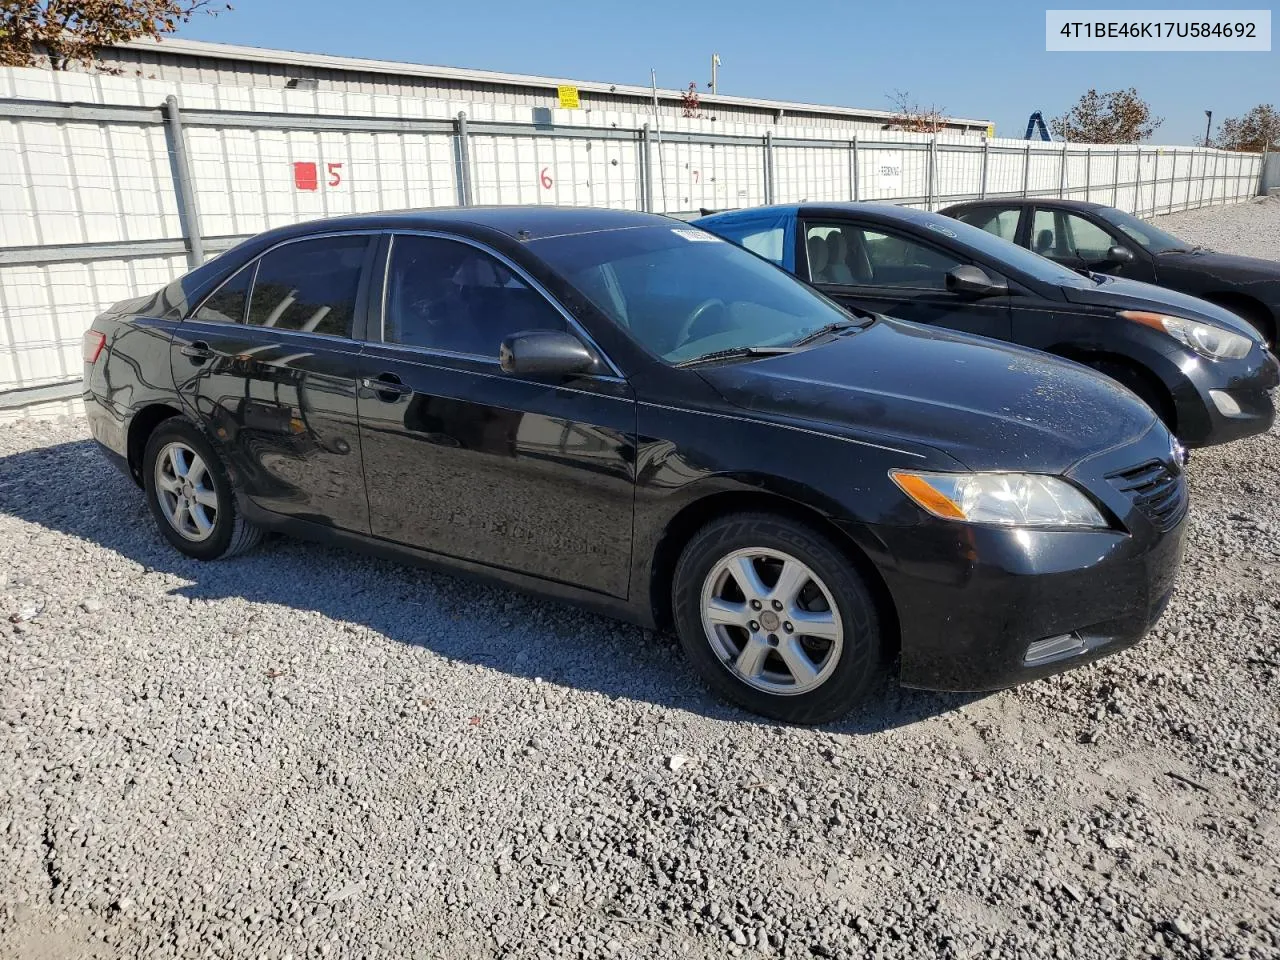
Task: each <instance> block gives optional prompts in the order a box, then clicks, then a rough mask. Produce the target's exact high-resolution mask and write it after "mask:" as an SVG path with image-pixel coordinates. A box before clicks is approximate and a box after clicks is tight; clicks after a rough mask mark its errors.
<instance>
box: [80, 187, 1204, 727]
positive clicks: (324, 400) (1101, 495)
mask: <svg viewBox="0 0 1280 960" xmlns="http://www.w3.org/2000/svg"><path fill="white" fill-rule="evenodd" d="M85 364H86V368H85V383H86V387H87V391H86V402H87V406H88V410H89V416H90V422H91V424H92V429H93V433H94V435H95V437H96V438H97V439H98V441H99V442H100V443H101V445H102V446H103V448H104V449H105V450H106V451H107V452H108V453H109V454H110V455H111V456H112V457H113V458H114V459H115V460H116V461H117V462H118V464H119V465H121V466H122V467H123V468H124V469H125V470H127V471H128V473H129V474H131V475H132V476H133V477H134V479H135V480H136V481H137V482H138V483H139V485H141V486H142V487H143V488H144V489H145V492H146V497H147V500H148V502H149V504H150V508H151V511H152V513H153V514H154V516H155V520H156V523H157V524H158V526H159V529H160V532H161V533H162V534H163V536H164V537H165V538H167V540H168V541H169V543H171V544H172V545H173V546H174V547H176V548H177V549H178V550H180V551H182V552H183V553H185V554H187V555H188V556H191V557H196V558H200V559H214V558H218V557H225V556H229V555H232V554H234V553H236V552H238V551H241V550H244V549H246V548H248V547H251V546H253V545H254V544H255V543H257V542H258V540H259V539H260V538H261V536H262V534H263V531H265V530H279V531H285V532H288V533H292V534H296V535H299V536H304V537H311V538H315V539H318V540H323V541H328V542H335V543H340V544H349V545H351V546H354V547H358V548H361V549H366V550H373V551H376V552H378V553H381V554H385V555H389V556H394V557H399V558H403V559H406V560H410V561H415V562H420V563H425V564H434V565H438V566H443V567H445V568H447V569H449V570H453V571H458V572H462V573H468V574H474V575H480V576H485V577H489V578H493V579H497V580H499V581H501V582H504V583H507V584H511V585H515V586H518V587H522V588H528V589H532V590H535V591H539V592H542V593H544V594H548V595H551V596H555V597H560V598H565V599H570V600H573V601H575V602H579V603H582V604H585V605H587V606H589V607H592V608H594V609H596V610H600V611H603V612H605V613H608V614H612V615H616V616H620V617H623V618H627V619H630V620H633V621H636V622H639V623H642V624H646V625H650V626H661V625H664V624H674V626H675V628H676V630H677V632H678V634H679V636H680V639H681V641H682V643H683V645H684V649H685V650H686V651H687V653H688V656H689V659H690V660H691V661H692V662H693V664H694V666H695V667H696V668H697V670H698V671H699V672H700V673H701V674H702V676H703V677H704V678H705V679H706V680H707V681H708V683H709V684H710V685H711V686H712V687H713V688H714V689H715V690H716V691H718V692H719V693H721V694H722V695H724V696H726V697H727V698H729V699H732V700H734V701H736V702H738V703H740V704H742V705H744V706H746V707H747V708H749V709H751V710H754V711H757V712H760V713H763V714H766V715H769V716H772V717H776V718H781V719H784V720H789V721H795V722H816V721H821V720H826V719H829V718H833V717H836V716H838V715H840V714H841V713H843V712H845V711H846V710H848V709H849V708H850V707H851V706H852V705H853V704H854V703H856V702H857V701H858V700H859V699H860V698H862V697H864V696H865V695H866V694H867V693H868V692H869V691H871V690H872V689H874V686H875V684H876V680H877V677H878V676H879V675H880V673H881V671H882V669H883V668H884V665H885V663H886V662H887V660H888V659H890V658H891V657H892V656H894V655H897V654H900V656H901V666H900V679H901V681H902V682H903V683H905V684H908V685H912V686H921V687H932V688H944V689H962V690H976V689H988V688H994V687H999V686H1004V685H1008V684H1013V683H1018V682H1020V681H1023V680H1028V679H1032V678H1036V677H1041V676H1045V675H1047V674H1050V673H1054V672H1057V671H1060V670H1063V669H1066V668H1068V667H1071V666H1072V665H1074V664H1079V663H1084V662H1087V661H1089V660H1092V659H1094V658H1096V657H1099V656H1102V655H1104V654H1107V653H1110V652H1112V651H1115V650H1119V649H1121V648H1123V647H1125V646H1127V645H1128V644H1131V643H1134V642H1136V641H1137V640H1138V639H1139V638H1140V637H1141V636H1142V635H1143V633H1144V632H1145V631H1146V630H1147V629H1148V628H1149V627H1150V626H1151V624H1152V623H1153V622H1154V621H1155V620H1156V618H1157V617H1158V616H1159V615H1160V612H1161V610H1162V609H1163V607H1164V604H1165V601H1166V600H1167V599H1168V597H1169V594H1170V591H1171V590H1172V588H1173V580H1174V575H1175V572H1176V570H1177V568H1178V563H1179V557H1180V554H1181V547H1182V536H1183V528H1184V517H1185V515H1186V512H1187V492H1186V489H1185V483H1184V478H1183V475H1182V463H1181V459H1180V456H1179V451H1178V448H1177V445H1176V443H1175V442H1174V441H1173V439H1172V438H1171V437H1170V435H1169V433H1168V431H1167V430H1166V429H1165V428H1164V426H1163V425H1161V424H1160V422H1159V421H1158V420H1157V419H1156V417H1155V416H1154V415H1153V414H1152V412H1151V411H1150V410H1149V409H1148V408H1147V407H1145V406H1144V405H1142V404H1141V403H1139V402H1138V401H1137V400H1136V399H1135V398H1134V397H1133V396H1132V395H1131V394H1130V393H1128V392H1127V391H1125V390H1122V389H1120V388H1119V387H1117V386H1116V385H1115V384H1114V382H1113V381H1111V380H1109V379H1107V378H1105V377H1102V376H1100V375H1098V374H1096V373H1094V372H1093V371H1091V370H1088V369H1086V368H1084V367H1081V366H1078V365H1075V364H1067V363H1062V362H1060V361H1056V360H1054V359H1052V358H1049V357H1046V356H1044V355H1042V354H1036V353H1033V352H1031V351H1028V350H1023V349H1020V348H1017V347H1013V346H1008V345H1005V344H1000V343H997V342H995V341H991V340H984V339H980V338H974V337H969V336H966V335H964V334H959V333H952V332H949V331H943V330H937V329H930V328H927V327H921V326H916V325H914V324H909V323H901V322H898V321H893V320H885V319H882V318H877V317H873V316H866V315H858V316H853V315H851V314H850V313H848V312H846V311H844V310H841V309H840V308H838V307H836V306H835V305H834V304H832V303H831V302H830V301H829V300H827V299H825V298H824V297H822V296H821V295H820V294H818V293H816V292H814V291H813V290H812V289H810V288H809V287H808V286H806V285H805V284H803V283H800V282H798V281H796V280H795V279H794V278H792V277H790V276H788V275H787V274H786V273H784V272H783V271H781V270H777V269H775V268H774V267H773V266H771V265H770V264H768V263H766V262H765V261H763V260H761V259H760V258H758V257H755V256H752V255H750V254H748V253H746V252H744V251H742V250H740V249H739V248H737V247H735V246H733V245H732V244H728V243H724V242H722V241H720V240H717V239H716V238H715V237H713V236H712V235H710V234H708V233H706V232H704V231H702V230H699V229H697V228H695V227H689V226H688V225H686V224H682V223H679V222H677V221H673V220H669V219H666V218H663V217H656V216H649V215H644V214H633V213H623V212H618V211H599V210H570V209H537V208H532V209H530V208H518V207H514V208H513V207H509V208H497V209H465V210H457V211H432V212H418V213H403V214H388V215H380V216H368V217H360V218H350V219H343V220H331V221H327V222H319V223H311V224H305V225H302V226H296V227H289V228H285V229H281V230H275V231H272V232H270V233H267V234H263V235H262V236H259V237H257V238H255V239H253V240H250V241H247V242H245V243H243V244H242V245H240V246H239V247H237V248H235V249H234V250H232V251H230V252H229V253H226V254H224V255H223V256H221V257H219V258H217V259H216V260H214V261H212V262H211V263H208V264H206V265H205V266H202V267H200V268H198V269H196V270H194V271H192V272H191V273H189V274H187V275H186V276H184V277H182V278H181V279H179V280H176V281H174V282H173V283H171V284H170V285H168V286H167V287H165V288H164V289H162V290H160V291H158V292H156V293H155V294H154V295H151V296H147V297H143V298H140V299H137V300H132V301H127V302H124V303H120V304H118V305H116V306H115V307H113V308H112V309H110V310H108V311H107V312H106V313H104V314H103V315H102V316H100V317H99V318H98V319H97V320H96V321H95V322H94V324H93V327H92V329H91V330H90V331H89V332H88V333H87V334H86V336H85ZM281 576H288V572H287V571H281ZM299 642H305V638H303V637H300V638H299Z"/></svg>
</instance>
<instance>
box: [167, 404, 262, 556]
mask: <svg viewBox="0 0 1280 960" xmlns="http://www.w3.org/2000/svg"><path fill="white" fill-rule="evenodd" d="M197 461H198V462H197ZM179 464H184V465H185V471H184V470H182V469H179V468H178V465H179ZM142 481H143V487H144V489H145V490H146V494H147V505H148V506H149V507H150V508H151V514H152V516H153V517H155V521H156V525H157V526H158V527H159V528H160V534H161V536H163V537H164V538H165V539H166V540H168V541H169V543H171V544H172V545H173V546H174V547H175V548H176V549H177V550H179V551H180V552H182V553H185V554H186V555H187V556H188V557H194V558H195V559H196V560H219V559H222V558H224V557H233V556H235V555H236V554H238V553H244V552H245V551H246V550H251V549H253V548H254V547H256V546H257V545H258V544H259V543H260V542H261V541H262V537H263V533H264V531H263V529H262V528H261V527H259V526H258V525H257V524H255V523H251V522H249V521H248V520H246V519H245V518H244V517H243V516H241V515H240V510H239V507H238V506H237V504H236V497H235V490H234V489H233V487H232V485H231V479H230V477H229V476H228V475H227V469H226V467H225V466H224V465H223V463H222V460H221V459H220V458H219V457H218V454H217V453H216V452H215V451H214V449H213V447H212V445H211V444H210V443H209V441H208V440H206V439H205V437H204V435H203V434H202V433H201V432H200V431H199V430H198V429H197V428H196V427H195V426H194V425H193V424H192V423H190V422H189V421H187V420H185V419H183V418H182V417H170V418H169V419H168V420H165V421H164V422H162V423H161V424H159V425H158V426H157V427H156V428H155V430H153V431H152V433H151V436H150V437H148V438H147V446H146V450H145V452H144V453H143V456H142ZM183 499H185V501H186V502H187V503H188V504H189V507H188V509H186V510H185V511H182V510H179V511H177V514H178V515H177V518H176V519H171V517H173V515H174V513H175V510H174V507H175V504H176V503H177V502H179V501H180V500H183ZM184 531H185V532H184Z"/></svg>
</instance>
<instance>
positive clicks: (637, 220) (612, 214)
mask: <svg viewBox="0 0 1280 960" xmlns="http://www.w3.org/2000/svg"><path fill="white" fill-rule="evenodd" d="M672 223H679V221H673V220H672V218H670V217H663V216H658V215H656V214H651V213H637V212H635V211H631V210H602V209H598V208H594V207H553V206H511V207H497V206H494V207H437V208H431V209H423V210H395V211H390V212H385V213H362V214H352V215H350V216H344V217H328V218H326V219H324V220H310V221H307V222H306V223H298V224H291V225H290V226H287V227H279V228H277V229H275V230H270V231H268V232H267V233H264V234H261V235H260V238H263V239H265V238H270V239H271V240H273V241H279V240H284V239H292V238H295V237H304V236H307V235H309V234H312V233H327V232H332V231H334V230H447V231H450V232H455V233H462V234H471V233H475V232H476V231H477V229H484V228H487V229H488V230H496V231H498V232H499V233H504V234H507V235H508V236H510V237H511V238H512V239H515V240H540V239H546V238H547V237H561V236H572V235H577V234H584V233H598V232H600V231H603V230H622V229H627V228H631V227H651V226H667V227H669V226H671V224H672Z"/></svg>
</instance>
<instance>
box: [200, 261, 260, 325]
mask: <svg viewBox="0 0 1280 960" xmlns="http://www.w3.org/2000/svg"><path fill="white" fill-rule="evenodd" d="M253 268H254V264H252V263H251V264H249V265H248V266H247V267H243V268H241V270H240V272H239V273H237V274H236V275H235V276H233V277H232V278H231V279H230V280H228V281H227V282H226V283H224V284H223V285H222V286H221V287H219V288H218V289H217V290H216V291H215V292H214V294H213V295H212V296H211V297H209V299H208V300H206V301H205V302H204V303H202V304H201V305H200V309H199V310H197V311H196V312H195V313H194V314H192V318H193V319H195V320H207V321H213V322H215V323H244V308H245V304H246V303H248V300H249V284H250V283H252V282H253Z"/></svg>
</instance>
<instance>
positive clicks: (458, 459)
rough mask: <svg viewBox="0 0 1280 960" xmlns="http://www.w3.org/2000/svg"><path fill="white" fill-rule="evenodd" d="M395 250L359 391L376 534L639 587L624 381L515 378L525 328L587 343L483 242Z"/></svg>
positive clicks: (512, 565) (622, 592)
mask: <svg viewBox="0 0 1280 960" xmlns="http://www.w3.org/2000/svg"><path fill="white" fill-rule="evenodd" d="M386 246H387V247H388V248H389V249H388V250H387V251H385V253H384V254H383V256H384V257H385V264H386V266H385V271H384V273H385V278H386V279H385V289H384V290H383V292H382V297H381V300H380V301H376V302H379V303H380V304H381V309H380V311H379V315H380V316H379V319H378V321H377V322H376V323H371V327H373V328H374V329H371V330H370V342H369V343H367V344H366V347H365V351H364V356H363V368H362V381H361V383H362V386H361V390H360V399H359V412H360V438H361V446H362V448H363V450H364V463H365V477H366V484H367V489H368V499H369V511H370V522H371V525H372V530H373V533H374V535H375V536H377V537H381V538H383V539H386V540H391V541H395V542H397V543H403V544H408V545H411V546H414V547H419V548H421V549H425V550H430V551H432V552H434V553H437V554H444V555H448V556H451V557H457V558H461V559H463V560H469V561H473V562H476V563H482V564H486V565H490V566H494V567H501V568H505V569H508V570H515V571H519V572H523V573H528V574H534V575H537V576H541V577H546V578H550V579H553V580H558V581H561V582H565V583H570V584H575V585H578V586H582V587H586V588H589V589H592V590H596V591H599V592H601V593H606V594H610V595H613V596H619V597H624V596H626V593H627V588H628V581H629V572H630V562H631V525H632V510H633V501H634V493H635V478H634V465H635V444H636V437H635V431H636V403H635V398H634V396H633V394H632V391H631V388H630V386H629V385H628V384H627V382H626V380H625V379H623V378H622V377H621V375H619V374H617V372H616V370H613V369H610V371H609V372H608V373H601V374H599V375H591V376H578V377H573V378H570V379H567V380H539V379H536V378H526V377H516V376H510V375H507V374H504V373H503V372H502V369H501V366H500V364H499V359H498V358H499V347H500V344H501V342H502V340H503V339H504V338H505V337H507V336H509V335H511V334H515V333H517V332H521V331H526V330H546V329H551V330H561V331H569V332H571V333H574V334H575V335H577V336H579V338H580V339H583V340H584V342H588V343H589V338H587V337H586V336H585V334H584V333H583V331H582V330H580V329H579V328H577V327H576V325H575V324H574V322H573V321H571V320H570V319H569V318H568V317H567V315H566V314H565V313H564V312H563V311H562V310H560V309H559V307H558V306H556V305H555V304H553V303H552V301H551V300H550V298H549V297H548V296H547V295H546V294H545V293H544V291H543V290H542V289H541V288H540V287H539V286H538V285H537V284H536V283H535V282H533V281H532V280H531V279H529V278H528V277H527V276H526V275H524V274H523V273H522V272H521V271H519V270H518V269H517V268H516V267H515V266H514V265H513V264H512V263H511V262H510V261H508V260H506V259H504V258H502V257H500V256H499V255H497V254H495V253H494V252H493V251H490V250H488V249H486V248H484V247H482V246H480V245H477V244H475V243H473V242H471V241H468V240H465V239H463V238H456V237H448V236H442V235H438V234H412V233H401V234H396V235H395V236H392V237H390V238H389V240H388V242H387V244H386ZM593 349H597V348H594V347H593ZM598 352H599V351H598V349H597V353H598ZM604 362H605V363H606V364H607V361H604Z"/></svg>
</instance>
